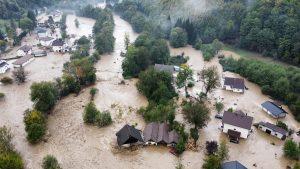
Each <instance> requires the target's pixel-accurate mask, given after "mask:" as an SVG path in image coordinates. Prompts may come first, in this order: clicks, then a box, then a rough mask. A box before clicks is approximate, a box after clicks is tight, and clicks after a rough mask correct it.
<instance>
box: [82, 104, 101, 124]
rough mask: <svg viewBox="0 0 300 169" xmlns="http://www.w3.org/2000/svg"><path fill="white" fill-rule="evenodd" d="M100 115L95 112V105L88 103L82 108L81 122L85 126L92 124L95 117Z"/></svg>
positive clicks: (97, 111)
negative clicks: (85, 124)
mask: <svg viewBox="0 0 300 169" xmlns="http://www.w3.org/2000/svg"><path fill="white" fill-rule="evenodd" d="M99 113H100V111H99V110H97V108H96V105H95V104H94V103H93V102H90V103H88V105H87V106H86V107H85V108H84V113H83V121H84V123H87V124H94V123H95V122H96V117H97V115H98V114H99Z"/></svg>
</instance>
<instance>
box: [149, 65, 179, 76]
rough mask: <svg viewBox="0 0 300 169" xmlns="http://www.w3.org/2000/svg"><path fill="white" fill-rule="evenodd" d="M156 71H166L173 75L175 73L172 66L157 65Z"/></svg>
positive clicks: (155, 66)
mask: <svg viewBox="0 0 300 169" xmlns="http://www.w3.org/2000/svg"><path fill="white" fill-rule="evenodd" d="M154 69H155V70H157V71H165V72H168V73H171V74H173V73H174V72H175V69H174V66H172V65H163V64H155V65H154Z"/></svg>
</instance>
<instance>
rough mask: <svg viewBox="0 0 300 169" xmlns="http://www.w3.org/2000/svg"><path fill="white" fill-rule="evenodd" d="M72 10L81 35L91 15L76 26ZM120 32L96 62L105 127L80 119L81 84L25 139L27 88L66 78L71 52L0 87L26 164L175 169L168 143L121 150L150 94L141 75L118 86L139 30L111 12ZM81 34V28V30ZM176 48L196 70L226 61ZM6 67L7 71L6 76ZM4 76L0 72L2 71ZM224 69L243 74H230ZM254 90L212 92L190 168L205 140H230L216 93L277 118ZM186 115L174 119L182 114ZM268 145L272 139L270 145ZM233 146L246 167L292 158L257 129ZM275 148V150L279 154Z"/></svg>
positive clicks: (3, 115) (30, 168)
mask: <svg viewBox="0 0 300 169" xmlns="http://www.w3.org/2000/svg"><path fill="white" fill-rule="evenodd" d="M75 18H78V17H76V16H73V15H68V17H67V25H68V29H67V30H68V33H69V34H72V33H77V32H78V31H79V33H78V35H88V34H90V33H91V28H92V26H93V24H94V21H93V20H91V19H87V18H79V19H78V20H79V22H80V24H81V25H82V26H83V25H85V26H83V28H81V27H79V28H76V27H75V24H74V20H75ZM114 20H115V31H114V37H115V38H116V43H115V50H114V52H113V53H111V54H108V55H103V56H102V57H101V60H100V61H99V62H98V63H97V64H96V66H95V67H96V69H97V73H96V74H97V83H96V85H95V86H94V87H96V88H97V89H98V90H99V92H98V93H97V95H96V97H95V104H96V106H97V107H98V109H100V110H101V111H104V110H109V111H110V112H111V114H112V118H113V121H114V123H113V124H112V125H110V126H108V127H104V128H97V127H93V126H87V125H85V124H84V123H83V119H82V112H83V109H84V105H86V104H87V103H88V102H89V97H90V95H89V89H88V88H87V89H84V90H83V91H82V92H81V93H80V95H78V96H75V95H70V96H68V97H66V98H64V99H62V100H61V101H59V103H58V104H57V105H56V106H55V108H54V111H53V113H52V114H51V115H50V116H49V119H48V124H47V125H48V134H47V138H48V139H47V142H41V143H39V144H37V145H34V146H33V145H30V144H28V142H27V141H26V133H25V131H24V125H23V112H24V110H26V109H27V108H30V107H31V106H32V102H31V101H30V99H29V92H30V90H29V88H30V85H31V84H32V83H33V82H36V81H42V80H52V79H53V78H55V77H59V76H61V70H62V66H63V63H64V62H66V61H67V60H68V59H69V55H67V54H66V55H58V54H52V53H51V54H49V56H47V57H44V58H37V59H36V60H35V61H33V62H32V63H30V64H29V65H28V66H26V70H27V71H29V80H28V82H27V83H25V84H24V85H16V84H13V85H9V86H0V92H4V93H5V94H6V96H7V97H6V100H5V101H4V102H0V107H1V109H0V126H2V125H7V126H9V127H11V128H12V132H13V134H14V135H15V137H14V139H13V143H14V144H15V146H16V149H17V150H18V151H19V152H20V153H21V155H22V157H23V158H24V160H25V164H26V168H27V169H39V168H41V163H42V158H43V157H44V156H45V155H47V154H52V155H54V156H55V157H57V159H58V161H59V162H60V164H61V166H62V168H66V169H69V168H72V169H85V168H88V169H98V168H132V169H138V168H149V169H150V168H156V169H173V168H175V165H176V164H177V162H178V160H179V159H178V158H177V157H175V156H173V155H172V154H170V153H169V151H168V149H167V148H165V147H160V146H158V147H143V148H139V149H137V150H132V151H129V150H127V151H117V150H116V149H115V148H114V147H115V145H116V136H115V133H116V132H117V131H118V130H119V129H120V128H121V127H122V126H123V125H124V124H126V123H129V124H137V128H139V129H143V127H144V126H145V123H144V121H143V119H142V117H141V116H140V115H138V114H137V113H136V110H137V109H138V108H139V107H141V106H145V105H147V100H146V98H145V97H143V96H142V95H141V94H139V93H138V91H137V89H136V87H135V83H136V82H137V80H136V79H132V80H126V81H125V85H121V84H119V83H120V81H121V80H123V78H122V68H121V64H122V60H123V58H122V57H120V52H121V51H124V34H125V33H127V34H128V35H129V37H130V40H131V42H133V41H134V40H135V39H136V37H137V36H138V34H136V33H134V32H133V30H132V28H131V26H130V25H129V24H128V23H127V22H125V21H124V20H122V19H121V18H120V17H119V16H117V15H114ZM80 32H81V33H80ZM170 49H171V54H172V55H175V54H181V53H182V52H184V53H185V55H187V56H189V57H190V60H189V62H188V64H189V65H190V66H191V67H192V69H193V70H194V71H195V72H198V71H201V70H202V69H203V67H208V66H212V65H215V66H217V67H218V70H219V71H220V73H221V74H222V67H221V65H220V64H219V63H218V60H217V58H215V59H213V60H212V61H211V62H204V61H203V58H202V54H201V52H200V51H197V50H194V49H193V48H192V47H191V46H187V47H185V48H179V49H173V48H170ZM9 74H10V73H7V74H5V75H9ZM5 75H1V76H0V77H3V76H5ZM224 75H231V76H238V75H236V74H232V73H228V72H226V73H224ZM246 86H247V87H248V88H249V90H247V91H246V92H245V93H244V94H234V93H231V92H227V91H224V90H221V89H217V90H215V91H214V92H213V93H212V94H211V95H210V96H209V98H210V105H209V106H210V107H212V113H211V120H210V121H209V123H208V126H207V127H206V128H204V129H203V130H201V132H200V139H199V141H198V144H199V146H200V147H199V151H198V152H192V151H186V152H184V153H183V155H182V157H181V158H180V160H181V161H182V163H183V164H184V166H185V168H187V169H196V168H201V166H202V164H203V158H204V157H205V155H204V149H205V147H204V145H205V141H206V140H218V141H220V140H221V139H226V136H225V135H224V134H222V133H221V132H220V130H219V129H218V128H219V127H220V126H221V121H220V120H216V119H214V118H213V117H214V115H215V114H216V112H215V110H214V109H213V104H214V103H215V100H216V99H217V98H224V99H223V102H224V105H225V108H228V107H230V106H232V105H233V104H234V103H236V105H237V106H236V107H237V108H238V109H241V110H243V111H244V112H246V113H248V115H251V116H253V117H254V122H259V121H261V120H266V121H270V122H275V120H273V119H272V118H270V117H269V116H267V115H266V114H265V113H264V112H263V111H262V110H261V109H260V108H259V105H260V104H261V103H262V102H263V101H265V100H268V97H267V96H265V95H263V94H262V93H261V91H260V88H259V87H258V86H257V85H255V84H253V83H251V82H248V81H246ZM201 90H202V84H201V83H200V82H197V83H196V85H195V87H194V89H192V90H191V91H190V92H191V93H196V92H200V91H201ZM180 116H181V117H182V115H181V114H178V115H177V117H176V118H177V119H182V118H178V117H180ZM284 121H285V122H287V123H288V124H289V126H291V127H293V128H300V126H299V123H297V122H296V121H295V120H294V119H293V117H292V116H291V113H290V112H289V114H288V116H287V117H286V118H285V119H284ZM271 143H275V145H272V144H271ZM228 145H229V150H230V151H229V155H230V157H229V160H238V161H240V162H241V163H243V164H244V165H245V166H246V167H248V168H250V169H251V168H255V167H253V164H256V165H257V167H256V168H259V169H270V168H272V169H283V168H285V167H286V165H288V164H290V161H288V160H286V159H285V158H284V157H283V156H282V146H283V142H282V141H280V140H278V139H276V138H273V137H271V136H267V135H266V134H264V133H262V132H260V131H257V130H256V129H254V132H253V133H252V134H251V136H250V137H249V139H247V140H242V141H241V143H240V144H238V145H237V144H232V143H228ZM275 154H277V155H276V156H275Z"/></svg>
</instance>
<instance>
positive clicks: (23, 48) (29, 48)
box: [19, 45, 32, 52]
mask: <svg viewBox="0 0 300 169" xmlns="http://www.w3.org/2000/svg"><path fill="white" fill-rule="evenodd" d="M31 49H32V47H31V46H29V45H24V46H22V47H20V48H19V50H23V51H24V52H28V51H30V50H31Z"/></svg>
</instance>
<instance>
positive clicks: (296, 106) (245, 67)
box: [220, 58, 300, 121]
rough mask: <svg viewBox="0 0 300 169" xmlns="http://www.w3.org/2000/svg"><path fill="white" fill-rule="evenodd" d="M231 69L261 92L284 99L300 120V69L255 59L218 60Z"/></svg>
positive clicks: (226, 69)
mask: <svg viewBox="0 0 300 169" xmlns="http://www.w3.org/2000/svg"><path fill="white" fill-rule="evenodd" d="M220 63H221V64H222V65H223V68H224V70H225V71H232V72H235V73H238V74H240V75H241V76H243V77H246V78H247V79H248V80H249V81H252V82H254V83H256V84H258V85H260V86H261V88H262V92H263V93H264V94H268V95H270V96H272V97H274V98H275V99H279V100H282V101H284V102H285V103H286V104H287V105H288V106H289V107H290V109H291V111H292V112H293V114H294V115H295V118H296V119H297V120H298V121H300V70H299V69H298V68H294V67H284V66H281V65H275V64H272V63H265V62H261V61H256V60H248V59H239V60H234V59H232V58H228V59H223V60H221V61H220Z"/></svg>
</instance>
